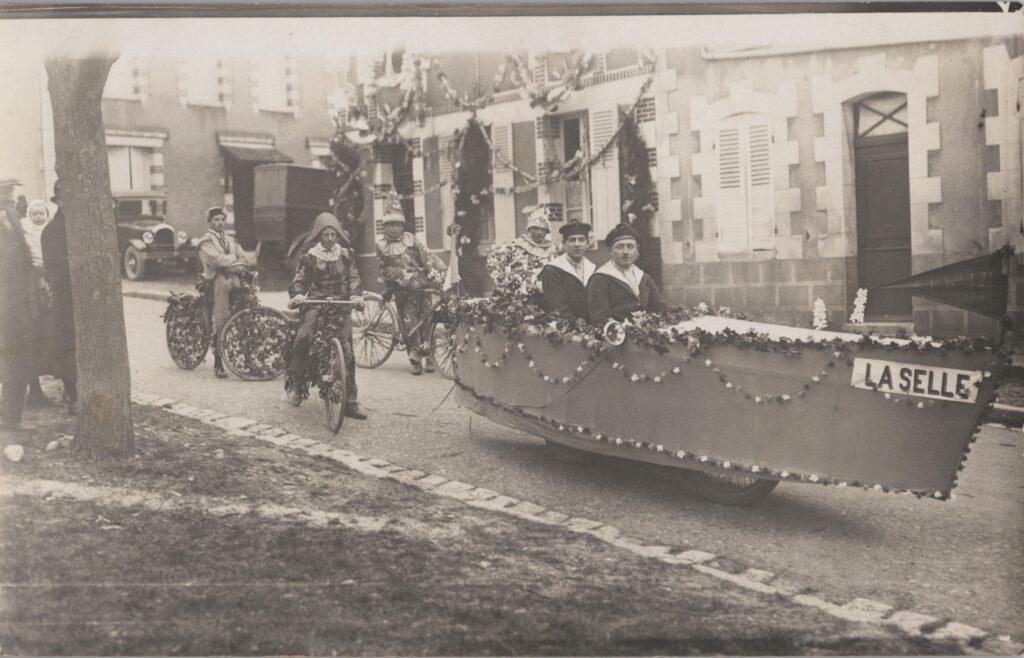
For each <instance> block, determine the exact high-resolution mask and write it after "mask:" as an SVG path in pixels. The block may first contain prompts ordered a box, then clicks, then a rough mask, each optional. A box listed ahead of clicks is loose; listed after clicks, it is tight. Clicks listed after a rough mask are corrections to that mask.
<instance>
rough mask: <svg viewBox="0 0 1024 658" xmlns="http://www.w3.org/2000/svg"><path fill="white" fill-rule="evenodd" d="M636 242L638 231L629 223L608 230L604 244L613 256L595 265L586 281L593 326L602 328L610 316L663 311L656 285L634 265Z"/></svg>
mask: <svg viewBox="0 0 1024 658" xmlns="http://www.w3.org/2000/svg"><path fill="white" fill-rule="evenodd" d="M639 242H640V234H638V233H637V232H636V230H635V229H634V228H633V227H632V226H630V225H629V224H619V225H618V226H616V227H615V228H613V229H612V230H611V231H609V232H608V237H607V238H605V244H606V245H608V250H609V251H610V252H611V254H612V259H611V260H610V261H608V262H607V263H605V264H604V265H602V266H601V267H599V268H597V271H596V272H594V275H593V276H592V277H590V282H589V283H588V284H587V306H588V307H589V308H588V310H589V312H590V321H591V322H592V323H593V324H594V325H595V326H597V327H604V325H605V323H607V322H608V320H609V319H614V320H618V321H620V322H621V321H622V320H625V319H627V318H629V316H630V315H632V314H633V313H634V312H635V311H652V312H655V313H657V312H661V311H664V310H665V308H666V305H665V300H664V299H663V298H662V296H661V292H660V291H659V290H658V286H657V284H655V283H654V280H653V279H652V278H651V277H650V276H649V275H648V274H646V273H645V272H644V271H643V270H641V269H640V268H639V267H637V266H636V265H635V264H634V263H635V261H636V259H637V256H638V255H639V253H640V252H639V247H638V244H639Z"/></svg>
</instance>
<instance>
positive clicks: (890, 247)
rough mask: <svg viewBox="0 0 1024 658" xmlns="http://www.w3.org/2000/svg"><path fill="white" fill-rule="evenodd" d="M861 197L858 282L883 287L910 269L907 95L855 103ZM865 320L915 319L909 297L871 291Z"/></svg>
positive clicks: (858, 195)
mask: <svg viewBox="0 0 1024 658" xmlns="http://www.w3.org/2000/svg"><path fill="white" fill-rule="evenodd" d="M851 109H852V120H853V150H854V167H855V172H854V176H855V178H854V180H855V187H856V202H857V206H856V207H857V272H858V275H857V278H858V282H857V284H858V287H860V288H868V289H869V290H870V289H872V288H874V287H875V286H879V285H882V284H885V283H889V282H891V281H895V280H897V279H901V278H903V277H906V276H910V274H911V273H912V270H911V242H910V239H911V238H910V168H909V164H908V157H907V97H906V96H905V95H904V94H899V93H893V92H883V93H877V94H872V95H870V96H866V97H863V98H860V99H859V100H855V101H853V102H852V103H851ZM866 311H867V313H866V319H867V320H869V321H874V322H906V321H910V320H912V319H913V306H912V303H911V296H910V295H909V294H908V293H905V292H898V291H875V292H872V294H871V296H870V299H869V302H868V305H867V309H866Z"/></svg>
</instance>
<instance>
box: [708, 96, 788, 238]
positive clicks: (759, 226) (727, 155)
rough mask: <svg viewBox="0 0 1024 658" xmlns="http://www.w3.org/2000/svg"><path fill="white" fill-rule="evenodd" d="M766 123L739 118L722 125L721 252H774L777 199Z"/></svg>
mask: <svg viewBox="0 0 1024 658" xmlns="http://www.w3.org/2000/svg"><path fill="white" fill-rule="evenodd" d="M771 147H772V137H771V129H770V128H769V124H768V120H767V119H766V118H765V117H763V116H761V115H757V114H740V115H736V116H732V117H729V118H727V119H726V120H725V121H723V122H722V123H721V124H719V126H718V129H717V132H716V140H715V151H716V156H717V160H718V197H717V203H716V206H717V213H716V217H717V223H718V251H719V252H720V253H747V252H750V251H758V250H766V249H772V248H774V242H775V240H774V236H775V193H774V189H773V185H772V167H771V150H772V149H771Z"/></svg>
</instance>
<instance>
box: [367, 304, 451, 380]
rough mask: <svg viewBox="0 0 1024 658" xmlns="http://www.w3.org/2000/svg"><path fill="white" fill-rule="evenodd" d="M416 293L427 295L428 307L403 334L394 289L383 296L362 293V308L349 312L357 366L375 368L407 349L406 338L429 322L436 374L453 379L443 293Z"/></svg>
mask: <svg viewBox="0 0 1024 658" xmlns="http://www.w3.org/2000/svg"><path fill="white" fill-rule="evenodd" d="M412 290H414V291H415V292H417V293H419V294H424V295H430V296H431V297H432V298H435V299H432V300H431V303H430V306H429V308H428V310H427V312H426V313H424V314H423V317H421V318H420V320H419V322H417V323H416V324H415V325H414V326H413V327H412V328H411V329H409V331H407V332H403V330H402V327H401V325H400V324H399V322H398V313H397V311H396V309H395V304H394V302H393V301H392V298H393V297H394V290H393V289H392V290H389V291H388V292H386V293H385V294H384V295H383V296H382V295H378V294H375V293H365V294H364V300H365V307H364V308H363V309H361V310H357V311H354V312H353V313H352V342H353V344H354V347H355V358H356V365H358V366H359V367H361V368H376V367H378V366H380V365H381V364H382V363H384V362H385V361H387V360H388V357H389V356H391V354H392V352H394V351H395V349H399V350H407V349H408V345H409V344H410V342H411V341H410V340H409V335H415V334H416V332H417V331H418V330H419V329H420V328H421V327H422V326H423V324H424V323H425V322H430V323H431V325H430V332H429V334H428V338H427V345H428V349H429V350H430V356H431V358H433V360H434V364H435V365H436V367H437V371H438V372H439V373H441V375H442V376H444V377H445V378H447V379H455V377H456V374H457V373H456V369H455V344H454V334H453V333H452V328H453V325H452V322H451V319H450V318H449V317H448V312H447V308H446V302H447V299H446V294H447V293H444V292H441V291H439V290H434V289H430V288H418V289H417V288H414V289H412Z"/></svg>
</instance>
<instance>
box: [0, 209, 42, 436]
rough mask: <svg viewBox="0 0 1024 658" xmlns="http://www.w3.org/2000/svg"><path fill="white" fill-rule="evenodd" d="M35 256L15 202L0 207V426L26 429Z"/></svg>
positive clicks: (31, 348)
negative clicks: (24, 415) (0, 391)
mask: <svg viewBox="0 0 1024 658" xmlns="http://www.w3.org/2000/svg"><path fill="white" fill-rule="evenodd" d="M34 278H35V277H34V276H33V272H32V256H31V254H30V253H29V248H28V244H27V243H26V242H25V236H24V234H23V233H22V230H21V223H20V221H19V219H18V211H17V208H16V207H15V206H14V204H9V205H7V206H6V207H4V208H2V209H0V380H2V381H3V387H4V388H3V394H2V398H0V427H2V428H3V429H5V430H13V431H25V430H29V431H30V430H32V429H33V428H32V427H30V426H28V425H23V424H22V422H21V415H22V411H23V410H24V408H25V389H26V388H27V387H28V384H29V381H30V380H31V379H32V377H33V376H34V375H35V367H34V363H33V362H34V359H33V342H32V333H33V331H32V304H33V301H32V300H33V291H34V286H35V281H34Z"/></svg>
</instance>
